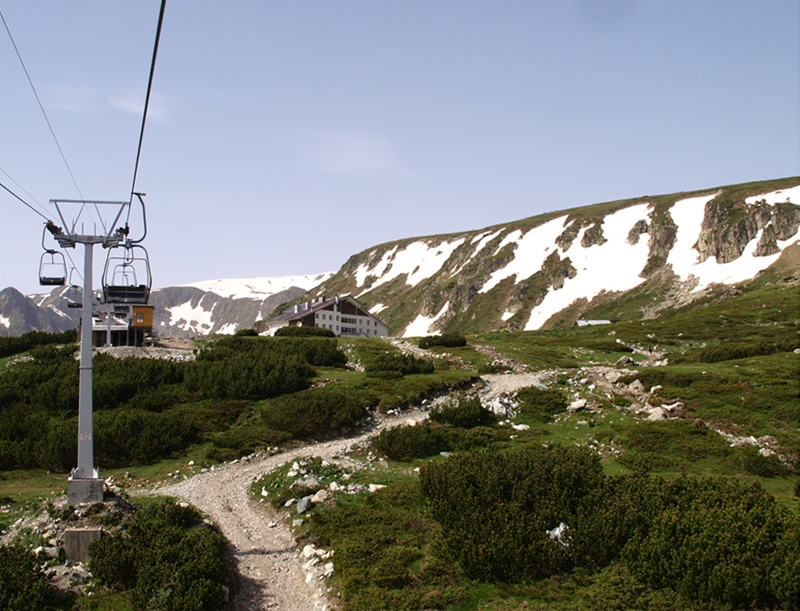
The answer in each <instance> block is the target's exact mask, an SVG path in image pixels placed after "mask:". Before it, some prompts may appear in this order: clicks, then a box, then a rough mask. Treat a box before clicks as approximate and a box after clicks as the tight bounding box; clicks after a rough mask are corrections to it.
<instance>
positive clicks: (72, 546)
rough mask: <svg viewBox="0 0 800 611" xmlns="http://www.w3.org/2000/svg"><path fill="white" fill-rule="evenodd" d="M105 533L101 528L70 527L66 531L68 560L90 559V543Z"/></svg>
mask: <svg viewBox="0 0 800 611" xmlns="http://www.w3.org/2000/svg"><path fill="white" fill-rule="evenodd" d="M102 534H103V531H102V530H100V529H99V528H68V529H67V530H65V531H64V552H65V553H66V556H67V560H75V561H77V562H88V561H89V544H90V543H91V542H92V541H97V540H98V539H99V538H100V537H101V536H102Z"/></svg>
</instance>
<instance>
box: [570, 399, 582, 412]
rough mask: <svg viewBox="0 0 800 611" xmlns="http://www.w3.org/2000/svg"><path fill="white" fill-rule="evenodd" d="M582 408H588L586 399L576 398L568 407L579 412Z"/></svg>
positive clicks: (571, 410)
mask: <svg viewBox="0 0 800 611" xmlns="http://www.w3.org/2000/svg"><path fill="white" fill-rule="evenodd" d="M582 409H586V399H576V400H575V401H573V402H572V403H570V404H569V407H568V408H567V410H568V411H570V412H579V411H581V410H582Z"/></svg>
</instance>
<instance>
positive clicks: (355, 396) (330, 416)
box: [261, 384, 377, 439]
mask: <svg viewBox="0 0 800 611" xmlns="http://www.w3.org/2000/svg"><path fill="white" fill-rule="evenodd" d="M376 403H377V398H376V397H375V396H374V395H373V394H372V393H371V392H366V391H361V392H358V391H355V390H353V389H345V388H340V387H338V386H337V385H335V384H330V385H328V386H323V387H320V388H312V389H309V390H305V391H302V392H298V393H294V394H291V395H285V396H282V397H278V398H276V399H272V400H271V401H269V402H268V403H266V404H265V405H264V406H263V407H262V409H261V417H262V420H263V422H264V425H265V426H266V427H267V428H269V429H274V430H276V431H283V432H286V433H289V434H290V435H291V436H292V437H294V438H296V439H326V438H329V437H331V436H334V435H336V434H340V433H341V432H343V431H344V430H345V429H349V428H352V427H353V426H355V424H356V423H357V422H358V421H359V420H362V419H363V418H364V417H365V416H366V415H367V410H368V409H369V408H370V407H373V406H374V405H375V404H376Z"/></svg>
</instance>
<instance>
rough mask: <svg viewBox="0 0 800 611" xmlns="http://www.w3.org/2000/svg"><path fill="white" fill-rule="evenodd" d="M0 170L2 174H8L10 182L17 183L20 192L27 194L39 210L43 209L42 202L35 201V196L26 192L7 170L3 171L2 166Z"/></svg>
mask: <svg viewBox="0 0 800 611" xmlns="http://www.w3.org/2000/svg"><path fill="white" fill-rule="evenodd" d="M0 172H2V173H3V174H5V175H6V176H8V179H9V180H10V181H11V182H13V183H14V184H15V185H17V186H18V187H19V188H20V190H22V192H23V193H24V194H25V195H27V196H28V197H29V198H30V199H31V200H32V201H33V203H34V204H36V205H37V206H39V208H40V209H41V210H45V207H44V206H42V204H41V203H39V202H38V201H36V198H35V197H34V196H33V195H31V194H30V193H28V191H27V190H26V189H25V187H23V186H22V185H21V184H19V183H18V182H17V181H16V180H14V177H13V176H11V174H9V173H8V172H6V171H5V170H4V169H3V168H0ZM34 212H35V210H34ZM45 216H46V215H45Z"/></svg>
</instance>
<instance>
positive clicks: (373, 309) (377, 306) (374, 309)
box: [369, 303, 389, 316]
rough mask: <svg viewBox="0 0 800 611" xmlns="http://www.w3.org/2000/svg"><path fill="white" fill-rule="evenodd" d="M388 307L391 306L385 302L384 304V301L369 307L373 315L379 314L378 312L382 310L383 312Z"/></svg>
mask: <svg viewBox="0 0 800 611" xmlns="http://www.w3.org/2000/svg"><path fill="white" fill-rule="evenodd" d="M388 307H389V306H387V305H384V304H382V303H376V304H375V305H374V306H372V307H371V308H370V309H369V313H370V314H373V315H375V316H377V315H378V314H380V313H381V312H383V311H384V310H385V309H386V308H388Z"/></svg>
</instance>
